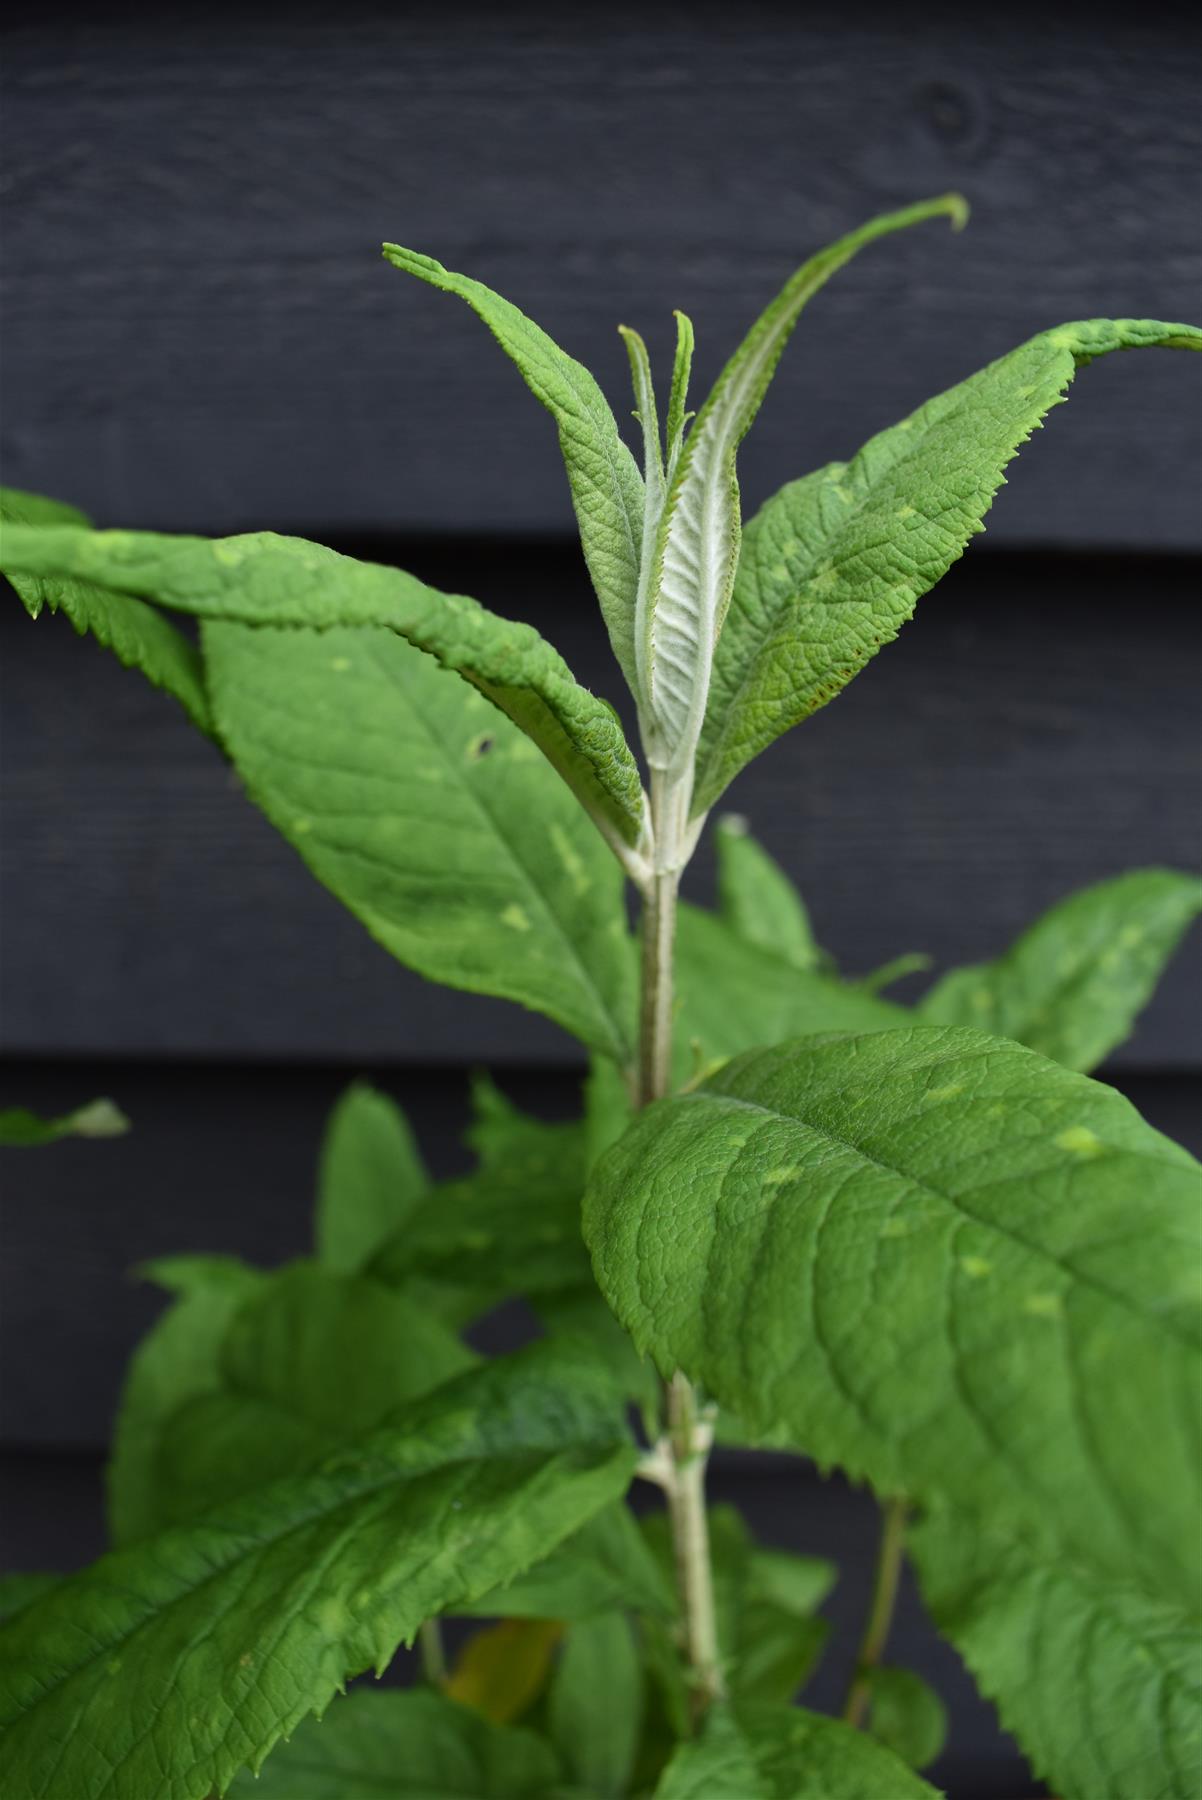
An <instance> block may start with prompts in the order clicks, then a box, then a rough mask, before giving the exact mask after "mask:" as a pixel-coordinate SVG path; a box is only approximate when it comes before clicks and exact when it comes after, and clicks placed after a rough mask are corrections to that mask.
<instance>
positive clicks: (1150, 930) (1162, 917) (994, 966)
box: [918, 869, 1202, 1073]
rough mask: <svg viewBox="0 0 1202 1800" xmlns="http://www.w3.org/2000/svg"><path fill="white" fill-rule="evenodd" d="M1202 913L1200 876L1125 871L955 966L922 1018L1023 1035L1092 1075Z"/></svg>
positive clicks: (1023, 1040) (923, 1006)
mask: <svg viewBox="0 0 1202 1800" xmlns="http://www.w3.org/2000/svg"><path fill="white" fill-rule="evenodd" d="M1199 912H1202V881H1199V880H1197V878H1196V877H1195V876H1192V875H1182V874H1178V873H1177V871H1176V870H1174V869H1133V870H1132V871H1131V872H1130V873H1129V874H1126V875H1116V876H1115V877H1114V878H1113V879H1112V880H1110V881H1100V882H1098V883H1097V885H1096V886H1094V887H1088V888H1082V889H1081V890H1080V891H1079V892H1078V893H1075V894H1070V895H1069V896H1068V898H1067V899H1065V900H1061V901H1060V902H1059V903H1058V904H1057V905H1056V906H1053V907H1052V908H1051V910H1050V911H1049V912H1046V913H1044V915H1043V917H1042V918H1040V919H1037V920H1036V921H1035V923H1034V925H1032V926H1030V927H1029V928H1028V929H1027V930H1026V931H1024V933H1023V934H1022V936H1021V937H1020V938H1019V939H1018V940H1017V941H1016V942H1015V943H1014V944H1012V945H1011V947H1010V949H1009V950H1007V951H1006V952H1005V953H1004V954H1003V955H1002V956H999V957H998V959H997V961H996V962H992V963H981V964H978V965H976V966H975V967H973V968H965V969H953V970H951V972H950V973H949V974H947V975H945V976H944V977H943V979H942V980H941V981H939V982H938V983H937V984H936V985H935V987H933V988H932V989H931V991H930V993H929V994H927V995H926V996H925V997H924V998H923V999H922V1000H921V1001H920V1002H919V1006H918V1013H919V1016H920V1017H921V1018H923V1019H924V1020H926V1021H927V1022H928V1023H929V1024H932V1025H976V1026H978V1027H979V1028H980V1029H981V1030H982V1031H989V1032H992V1033H994V1035H995V1036H997V1037H1008V1038H1015V1039H1017V1041H1018V1042H1019V1043H1020V1044H1029V1045H1030V1047H1031V1049H1032V1050H1039V1051H1042V1053H1043V1055H1044V1056H1050V1057H1052V1058H1053V1060H1054V1061H1056V1062H1060V1063H1063V1064H1064V1065H1065V1067H1066V1068H1069V1069H1080V1070H1082V1071H1084V1072H1085V1073H1088V1072H1089V1070H1090V1069H1094V1068H1096V1067H1097V1065H1098V1064H1099V1063H1100V1062H1101V1061H1102V1059H1103V1057H1105V1056H1106V1055H1107V1054H1108V1053H1109V1052H1110V1051H1111V1050H1113V1049H1114V1048H1115V1046H1116V1044H1121V1043H1122V1042H1123V1040H1124V1038H1126V1037H1127V1036H1128V1035H1129V1033H1130V1031H1131V1028H1132V1025H1133V1024H1134V1022H1135V1019H1136V1017H1137V1015H1138V1014H1139V1012H1140V1011H1141V1009H1142V1008H1143V1007H1144V1005H1145V1004H1146V1003H1147V1001H1148V1000H1149V999H1150V998H1151V995H1152V992H1153V990H1154V988H1155V986H1156V983H1157V981H1158V980H1159V979H1160V976H1161V973H1162V971H1163V969H1164V966H1165V964H1166V963H1167V962H1168V960H1169V958H1170V957H1171V956H1172V954H1173V952H1174V951H1175V950H1176V948H1177V945H1178V944H1179V943H1180V941H1181V938H1182V936H1183V935H1184V933H1185V931H1186V929H1187V927H1188V926H1189V925H1190V923H1191V922H1192V921H1193V920H1194V919H1195V918H1197V916H1198V914H1199Z"/></svg>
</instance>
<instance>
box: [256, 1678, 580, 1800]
mask: <svg viewBox="0 0 1202 1800" xmlns="http://www.w3.org/2000/svg"><path fill="white" fill-rule="evenodd" d="M558 1782H559V1766H558V1764H557V1762H556V1759H555V1755H554V1752H553V1751H552V1750H551V1748H550V1746H549V1745H548V1744H547V1743H546V1742H545V1741H544V1739H542V1738H539V1737H536V1736H535V1735H534V1733H533V1732H532V1731H520V1730H515V1729H514V1728H513V1727H511V1726H500V1725H490V1724H489V1723H488V1721H487V1720H486V1719H482V1718H480V1716H479V1715H478V1714H477V1713H473V1712H469V1711H468V1710H467V1709H466V1708H465V1707H462V1706H456V1705H455V1703H454V1702H453V1701H451V1700H447V1699H444V1697H443V1696H442V1695H441V1694H434V1693H431V1692H429V1691H428V1690H423V1689H414V1690H413V1691H412V1692H410V1693H396V1692H391V1693H390V1692H387V1691H383V1692H372V1691H371V1689H369V1688H356V1689H355V1690H354V1692H353V1693H350V1694H347V1695H346V1697H345V1698H344V1699H340V1700H335V1702H334V1704H333V1705H332V1706H331V1708H330V1710H329V1712H328V1713H327V1714H326V1716H325V1718H324V1719H322V1720H321V1721H320V1723H319V1722H318V1720H316V1719H307V1720H306V1721H305V1722H304V1724H303V1725H301V1726H300V1728H299V1729H298V1731H297V1732H296V1735H295V1736H294V1737H293V1738H292V1739H291V1740H290V1742H288V1743H286V1744H280V1745H279V1746H278V1747H277V1748H276V1749H275V1750H274V1751H273V1752H272V1754H271V1755H270V1757H269V1758H268V1759H267V1761H266V1763H265V1764H264V1765H263V1772H262V1774H261V1775H260V1776H259V1777H258V1779H256V1778H255V1777H254V1776H253V1775H250V1774H243V1775H239V1776H238V1777H237V1779H236V1780H235V1782H234V1785H233V1787H232V1788H231V1789H230V1797H231V1800H390V1797H391V1800H435V1796H440V1797H441V1796H446V1800H451V1797H452V1796H462V1797H463V1800H468V1797H469V1796H470V1800H554V1795H555V1791H556V1788H557V1786H558Z"/></svg>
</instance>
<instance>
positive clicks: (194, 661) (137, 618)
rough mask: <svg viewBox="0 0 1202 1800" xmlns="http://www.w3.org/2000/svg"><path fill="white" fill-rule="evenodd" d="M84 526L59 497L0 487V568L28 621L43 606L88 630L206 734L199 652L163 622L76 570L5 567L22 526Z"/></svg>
mask: <svg viewBox="0 0 1202 1800" xmlns="http://www.w3.org/2000/svg"><path fill="white" fill-rule="evenodd" d="M88 524H89V521H88V519H87V517H86V516H85V514H83V513H81V512H80V511H79V510H78V508H76V507H74V506H67V505H65V504H64V503H63V502H62V501H61V500H48V499H46V498H45V497H44V496H43V495H41V494H25V493H22V492H20V491H19V490H18V489H16V488H0V571H3V573H4V574H5V575H6V576H7V577H8V579H9V581H10V582H11V583H12V585H13V587H14V588H15V589H16V591H17V593H18V595H19V596H20V599H21V601H22V602H23V604H24V607H25V610H26V612H27V613H28V614H29V616H30V618H31V619H36V618H37V617H38V616H39V615H40V613H41V611H42V608H43V607H48V608H49V610H50V611H51V612H62V613H65V614H66V616H67V617H68V619H70V621H71V623H72V625H73V626H74V627H75V629H76V631H77V632H78V633H79V635H80V636H81V637H85V636H88V635H89V634H90V635H91V636H92V637H94V638H95V639H96V641H97V643H99V644H103V646H104V648H105V649H106V650H111V651H112V652H113V654H114V655H115V656H116V657H117V659H118V661H119V662H121V663H124V665H125V667H126V668H127V669H139V670H141V672H142V674H143V675H145V676H146V678H147V680H148V681H149V682H151V683H152V684H153V686H155V687H157V688H162V690H163V692H164V693H167V694H171V695H172V696H173V697H174V698H175V699H176V700H178V701H179V703H180V705H181V706H182V707H183V709H184V711H185V712H186V713H187V715H188V717H189V718H190V719H191V721H192V723H193V724H194V725H197V726H199V727H200V729H201V731H203V732H206V733H207V734H208V735H209V736H212V730H213V728H212V722H211V720H210V717H209V703H208V698H207V696H206V694H205V685H204V671H203V669H202V667H201V661H200V656H199V654H198V653H197V650H196V647H195V645H193V644H190V643H189V642H188V640H187V638H186V637H183V636H182V635H181V634H180V633H179V632H178V631H177V630H176V629H175V627H174V625H172V624H171V623H170V621H169V620H167V619H164V618H163V617H162V616H161V614H159V613H157V612H156V611H155V610H154V608H153V607H152V606H146V605H144V604H143V602H142V601H141V600H137V599H134V598H133V597H132V596H130V595H128V594H117V593H112V592H110V591H108V590H107V589H106V588H104V587H102V586H98V585H97V584H96V583H95V582H93V581H89V580H87V579H86V578H85V577H83V576H81V575H75V574H71V573H68V572H67V571H65V570H55V569H52V568H47V569H46V570H44V571H43V572H42V573H24V572H22V570H21V569H20V568H18V567H17V566H16V564H15V563H14V564H13V565H12V566H11V567H10V565H9V561H8V553H9V549H10V545H11V544H12V543H13V541H14V540H20V539H22V538H28V537H29V536H30V531H28V530H25V529H23V528H24V527H30V528H31V529H32V528H34V527H36V528H37V530H38V531H41V532H44V533H45V535H46V536H47V537H48V538H50V537H53V538H57V537H58V536H59V528H63V527H66V528H68V535H69V536H74V535H75V534H76V532H77V530H79V528H81V527H82V528H83V529H84V530H85V531H86V529H87V527H88ZM87 535H89V536H90V535H91V533H90V532H89V533H88V534H87Z"/></svg>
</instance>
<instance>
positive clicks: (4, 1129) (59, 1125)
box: [0, 1100, 129, 1149]
mask: <svg viewBox="0 0 1202 1800" xmlns="http://www.w3.org/2000/svg"><path fill="white" fill-rule="evenodd" d="M128 1130H129V1120H128V1119H127V1118H126V1116H125V1114H124V1113H123V1112H121V1111H120V1109H119V1108H118V1107H116V1106H114V1105H113V1102H112V1101H111V1100H90V1101H89V1102H88V1104H87V1105H86V1106H77V1107H76V1109H75V1111H74V1112H69V1113H62V1114H61V1115H60V1116H59V1117H58V1118H57V1119H43V1118H41V1117H40V1116H39V1115H38V1114H37V1113H32V1112H30V1111H29V1110H28V1108H27V1107H24V1106H11V1107H7V1108H6V1109H5V1110H4V1111H3V1112H0V1144H3V1145H11V1146H13V1147H14V1148H16V1147H20V1148H23V1149H28V1148H30V1147H32V1146H35V1145H38V1144H57V1143H58V1141H59V1139H60V1138H67V1137H86V1138H108V1137H120V1136H121V1135H122V1133H123V1132H126V1131H128Z"/></svg>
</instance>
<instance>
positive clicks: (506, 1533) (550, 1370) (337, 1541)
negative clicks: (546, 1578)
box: [0, 1345, 636, 1800]
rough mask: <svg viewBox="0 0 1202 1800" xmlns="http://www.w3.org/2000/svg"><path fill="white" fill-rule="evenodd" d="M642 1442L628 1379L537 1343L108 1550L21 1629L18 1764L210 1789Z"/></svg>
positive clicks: (29, 1786)
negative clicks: (182, 1518)
mask: <svg viewBox="0 0 1202 1800" xmlns="http://www.w3.org/2000/svg"><path fill="white" fill-rule="evenodd" d="M635 1460H636V1452H635V1450H634V1448H633V1446H632V1445H631V1444H630V1443H629V1441H628V1440H627V1439H626V1436H625V1430H624V1426H623V1423H622V1422H621V1420H620V1417H619V1414H618V1411H617V1408H616V1406H615V1402H614V1398H613V1395H612V1390H611V1389H610V1387H609V1384H608V1382H606V1381H605V1380H603V1379H599V1378H598V1377H597V1375H596V1373H595V1371H593V1370H592V1369H591V1368H590V1366H589V1365H588V1364H587V1362H585V1361H584V1360H583V1359H582V1358H581V1357H580V1355H579V1354H578V1353H572V1354H569V1353H568V1352H567V1351H566V1350H565V1349H564V1348H562V1347H558V1348H557V1349H556V1350H555V1351H554V1352H551V1351H549V1350H548V1348H547V1347H546V1346H543V1345H536V1346H533V1347H531V1348H530V1349H528V1350H523V1351H519V1352H517V1354H516V1355H514V1356H511V1357H507V1358H504V1359H501V1360H498V1361H497V1362H494V1363H490V1364H488V1365H486V1366H485V1367H483V1368H481V1369H478V1370H472V1371H471V1372H469V1373H468V1374H467V1375H464V1376H461V1377H460V1378H459V1379H458V1381H456V1382H454V1383H450V1384H447V1385H446V1386H445V1387H443V1388H442V1389H441V1390H439V1392H438V1393H437V1394H432V1395H429V1396H427V1397H426V1398H425V1399H424V1400H419V1401H416V1402H415V1403H414V1404H413V1406H411V1407H408V1408H406V1409H404V1410H403V1411H402V1412H401V1413H399V1414H397V1415H396V1416H395V1418H394V1419H393V1420H392V1421H391V1422H390V1423H389V1424H388V1425H387V1426H385V1427H383V1428H382V1429H381V1430H379V1431H377V1432H374V1433H373V1434H372V1435H371V1436H370V1437H368V1438H366V1439H364V1440H362V1441H361V1442H360V1443H358V1444H356V1445H354V1446H353V1448H350V1449H348V1450H347V1451H345V1452H341V1453H339V1454H337V1455H335V1456H332V1457H331V1458H330V1459H329V1460H328V1462H327V1463H326V1464H325V1466H324V1467H323V1468H322V1469H321V1470H320V1471H319V1472H317V1473H314V1474H309V1475H303V1476H295V1477H292V1478H290V1479H288V1480H284V1481H280V1482H276V1483H275V1484H273V1486H272V1487H270V1488H268V1489H267V1490H265V1491H263V1492H261V1493H256V1494H253V1495H249V1496H247V1497H246V1498H244V1499H242V1500H239V1501H235V1502H233V1503H232V1504H231V1505H229V1506H227V1507H225V1508H224V1509H223V1510H222V1511H221V1512H220V1513H217V1514H211V1515H209V1517H208V1518H206V1519H205V1520H204V1521H203V1522H201V1523H200V1524H197V1525H193V1526H186V1527H178V1528H177V1529H175V1530H174V1531H170V1532H165V1533H163V1534H161V1535H160V1536H158V1537H156V1538H154V1539H151V1540H150V1541H149V1542H148V1543H146V1544H144V1545H137V1546H135V1547H134V1548H132V1549H129V1550H123V1551H118V1552H115V1553H114V1554H113V1555H110V1556H107V1557H104V1558H103V1559H102V1560H101V1561H100V1562H99V1563H96V1564H95V1565H94V1566H93V1567H92V1568H91V1569H88V1570H85V1571H84V1572H83V1573H82V1574H81V1575H77V1576H75V1577H73V1578H71V1579H69V1580H67V1581H64V1582H63V1583H62V1584H61V1586H60V1587H58V1588H57V1589H55V1590H54V1591H53V1592H52V1593H50V1594H48V1595H47V1596H46V1597H45V1598H43V1599H42V1600H40V1601H38V1602H37V1603H36V1604H34V1605H33V1606H30V1607H28V1608H27V1609H26V1610H25V1611H24V1612H23V1613H20V1614H19V1615H18V1616H17V1618H16V1619H14V1620H13V1621H12V1622H11V1624H9V1625H8V1626H6V1627H5V1628H4V1630H3V1632H0V1734H2V1741H3V1750H4V1756H5V1759H6V1760H5V1769H6V1772H7V1776H8V1779H9V1782H10V1783H11V1784H12V1786H13V1788H14V1791H17V1792H20V1793H21V1794H22V1795H24V1796H27V1797H28V1800H51V1797H53V1800H61V1797H64V1796H67V1795H69V1796H70V1797H71V1800H99V1797H100V1796H101V1795H103V1797H104V1800H146V1796H147V1795H148V1794H152V1793H153V1794H154V1795H156V1797H157V1800H204V1796H206V1795H208V1794H209V1793H210V1791H211V1790H212V1789H214V1788H216V1789H218V1790H219V1791H220V1790H223V1789H224V1787H225V1786H226V1784H227V1783H228V1782H229V1780H230V1778H231V1776H233V1774H234V1773H235V1772H236V1771H237V1770H238V1769H240V1768H241V1767H242V1766H243V1765H244V1764H249V1765H250V1766H251V1767H257V1766H258V1764H259V1763H260V1762H261V1760H262V1758H263V1757H264V1756H265V1755H266V1754H267V1753H268V1751H270V1750H271V1748H272V1747H273V1745H274V1744H276V1743H277V1742H278V1741H279V1739H280V1738H282V1737H287V1736H288V1735H289V1734H290V1733H291V1732H293V1731H294V1730H295V1729H296V1727H297V1726H298V1725H299V1724H300V1723H301V1721H302V1720H303V1719H305V1718H306V1717H307V1716H308V1715H309V1714H310V1713H312V1712H321V1711H322V1710H323V1709H324V1708H325V1706H326V1705H327V1704H328V1702H329V1700H330V1699H331V1697H332V1696H333V1694H334V1693H335V1691H336V1690H337V1689H338V1687H339V1686H340V1684H341V1683H342V1682H343V1680H345V1679H346V1678H347V1677H349V1676H351V1675H355V1674H358V1673H359V1672H361V1671H362V1670H363V1669H365V1668H368V1667H371V1666H374V1667H376V1668H377V1669H379V1668H382V1667H384V1666H385V1665H386V1664H387V1663H388V1661H389V1660H390V1658H391V1657H392V1655H393V1653H394V1651H395V1649H396V1648H397V1645H398V1644H399V1643H401V1642H402V1641H412V1639H413V1637H414V1634H415V1633H416V1631H417V1629H418V1627H419V1625H420V1624H421V1623H422V1621H423V1620H424V1619H427V1618H429V1617H431V1616H432V1615H433V1614H435V1613H438V1612H442V1611H445V1610H447V1609H448V1608H450V1607H453V1606H454V1605H456V1604H457V1603H462V1602H464V1601H468V1600H472V1599H475V1598H477V1597H478V1596H479V1595H480V1594H482V1593H485V1592H487V1590H488V1589H489V1588H491V1587H496V1586H497V1585H498V1584H499V1583H501V1582H504V1581H506V1580H508V1579H509V1578H510V1577H511V1576H513V1575H514V1574H516V1573H517V1572H518V1571H520V1570H521V1569H523V1568H524V1567H526V1566H528V1565H529V1563H531V1562H532V1561H533V1560H534V1558H535V1557H537V1556H539V1555H545V1554H547V1553H548V1552H549V1551H550V1550H552V1549H554V1547H555V1546H556V1545H557V1544H558V1543H559V1542H560V1541H561V1540H562V1539H563V1538H565V1537H568V1536H570V1534H571V1533H572V1532H573V1531H575V1530H576V1529H578V1527H579V1526H581V1525H582V1524H583V1523H584V1522H585V1520H586V1519H587V1518H590V1517H591V1516H592V1515H593V1514H594V1513H595V1512H598V1511H599V1510H600V1509H601V1507H603V1506H605V1505H607V1504H608V1503H609V1502H610V1501H612V1500H615V1499H616V1498H617V1497H618V1496H619V1495H620V1494H621V1493H622V1492H623V1491H624V1489H625V1488H626V1486H627V1484H628V1482H629V1480H630V1477H631V1474H632V1471H633V1467H634V1463H635ZM218 1691H219V1692H220V1705H215V1704H214V1699H213V1697H214V1694H215V1693H216V1692H218ZM117 1695H119V1701H118V1700H117V1699H116V1698H115V1696H117Z"/></svg>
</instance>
